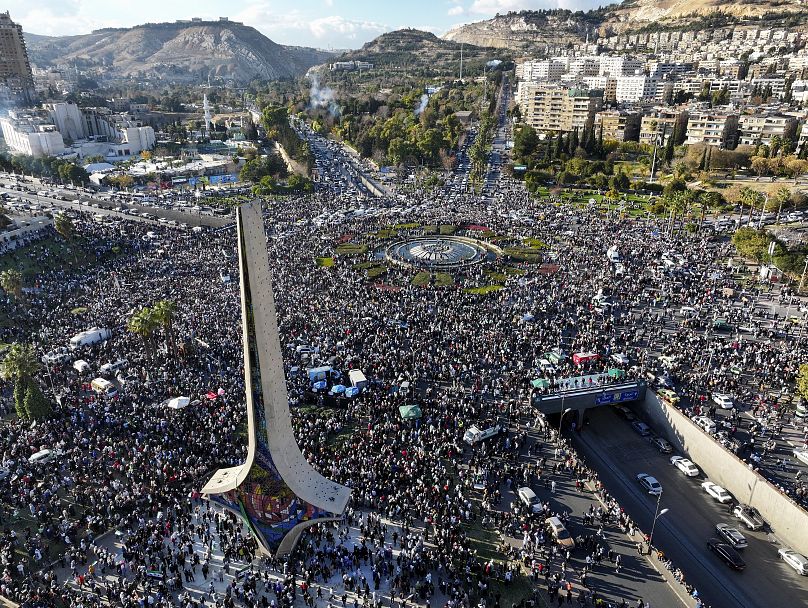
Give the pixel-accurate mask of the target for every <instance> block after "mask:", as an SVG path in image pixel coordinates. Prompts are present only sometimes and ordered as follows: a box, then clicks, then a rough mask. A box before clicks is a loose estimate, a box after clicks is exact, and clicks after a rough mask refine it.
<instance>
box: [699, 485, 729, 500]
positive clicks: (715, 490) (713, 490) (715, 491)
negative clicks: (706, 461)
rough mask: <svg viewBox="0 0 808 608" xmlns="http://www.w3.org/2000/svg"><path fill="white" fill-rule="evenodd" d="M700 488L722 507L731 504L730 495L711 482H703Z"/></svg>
mask: <svg viewBox="0 0 808 608" xmlns="http://www.w3.org/2000/svg"><path fill="white" fill-rule="evenodd" d="M701 488H702V489H703V490H704V491H705V492H707V494H709V495H710V496H712V497H713V498H715V499H716V500H717V501H718V502H720V503H721V504H723V505H725V504H727V503H728V502H732V494H730V493H729V492H727V491H726V490H725V489H724V488H722V487H721V486H719V485H718V484H715V483H713V482H712V481H705V482H704V483H703V484H701Z"/></svg>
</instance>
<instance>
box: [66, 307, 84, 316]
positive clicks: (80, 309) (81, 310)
mask: <svg viewBox="0 0 808 608" xmlns="http://www.w3.org/2000/svg"><path fill="white" fill-rule="evenodd" d="M70 314H71V315H74V316H76V317H78V316H80V315H83V314H87V307H86V306H79V307H78V308H74V309H73V310H71V311H70Z"/></svg>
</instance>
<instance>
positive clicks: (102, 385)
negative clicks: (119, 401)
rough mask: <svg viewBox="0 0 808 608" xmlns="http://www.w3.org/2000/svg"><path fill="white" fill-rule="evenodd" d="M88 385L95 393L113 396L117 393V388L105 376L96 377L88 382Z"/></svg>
mask: <svg viewBox="0 0 808 608" xmlns="http://www.w3.org/2000/svg"><path fill="white" fill-rule="evenodd" d="M90 386H91V387H92V389H93V390H94V391H95V392H96V393H99V394H101V395H106V396H107V397H114V396H115V395H117V394H118V389H117V388H115V385H114V384H112V382H110V381H109V380H107V379H106V378H96V379H95V380H93V381H92V382H91V383H90Z"/></svg>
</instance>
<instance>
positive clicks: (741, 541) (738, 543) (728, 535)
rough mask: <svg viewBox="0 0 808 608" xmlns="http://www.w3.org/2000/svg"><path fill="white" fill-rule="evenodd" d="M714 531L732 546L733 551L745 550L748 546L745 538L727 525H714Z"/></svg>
mask: <svg viewBox="0 0 808 608" xmlns="http://www.w3.org/2000/svg"><path fill="white" fill-rule="evenodd" d="M715 531H716V532H718V534H719V536H721V537H722V538H723V539H724V540H726V541H727V542H728V543H729V544H730V545H732V548H733V549H746V547H748V546H749V543H747V542H746V537H745V536H744V535H743V534H741V533H740V532H739V531H738V529H737V528H733V527H732V526H730V525H729V524H716V525H715Z"/></svg>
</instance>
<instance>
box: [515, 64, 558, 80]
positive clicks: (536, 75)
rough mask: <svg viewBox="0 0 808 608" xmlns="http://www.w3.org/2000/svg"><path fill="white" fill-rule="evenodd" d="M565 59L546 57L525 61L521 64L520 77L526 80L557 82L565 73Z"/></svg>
mask: <svg viewBox="0 0 808 608" xmlns="http://www.w3.org/2000/svg"><path fill="white" fill-rule="evenodd" d="M567 68H568V63H567V61H561V60H558V59H546V60H544V61H525V62H524V63H522V64H521V70H520V74H521V75H520V76H519V77H520V78H521V79H522V80H524V81H527V82H557V81H558V80H560V79H561V77H562V76H563V75H564V74H566V73H567Z"/></svg>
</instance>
